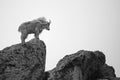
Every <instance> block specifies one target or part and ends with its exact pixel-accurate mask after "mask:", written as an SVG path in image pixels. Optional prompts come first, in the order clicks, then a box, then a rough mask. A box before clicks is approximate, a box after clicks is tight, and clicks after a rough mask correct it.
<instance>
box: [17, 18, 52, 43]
mask: <svg viewBox="0 0 120 80" xmlns="http://www.w3.org/2000/svg"><path fill="white" fill-rule="evenodd" d="M50 23H51V21H50V20H49V21H47V20H46V18H45V17H40V18H38V19H35V20H32V21H28V22H24V23H22V24H21V25H20V26H19V28H18V31H19V32H21V42H22V43H23V44H24V43H25V39H26V38H27V36H28V34H34V36H35V38H36V39H39V34H40V33H41V32H42V31H43V29H46V30H50V27H49V26H50Z"/></svg>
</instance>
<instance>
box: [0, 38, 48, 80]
mask: <svg viewBox="0 0 120 80" xmlns="http://www.w3.org/2000/svg"><path fill="white" fill-rule="evenodd" d="M45 59H46V46H45V44H44V42H43V41H41V40H37V39H32V40H31V41H29V42H26V43H25V44H24V45H23V44H21V43H20V44H16V45H12V46H10V47H7V48H5V49H3V50H1V51H0V80H43V76H44V71H45Z"/></svg>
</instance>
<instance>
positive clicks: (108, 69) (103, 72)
mask: <svg viewBox="0 0 120 80" xmlns="http://www.w3.org/2000/svg"><path fill="white" fill-rule="evenodd" d="M98 77H99V78H102V79H112V78H114V77H116V75H115V70H114V68H113V67H112V66H109V65H107V64H104V65H103V66H101V67H100V70H99V76H98Z"/></svg>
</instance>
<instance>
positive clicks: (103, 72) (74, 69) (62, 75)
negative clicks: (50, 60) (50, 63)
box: [45, 50, 118, 80]
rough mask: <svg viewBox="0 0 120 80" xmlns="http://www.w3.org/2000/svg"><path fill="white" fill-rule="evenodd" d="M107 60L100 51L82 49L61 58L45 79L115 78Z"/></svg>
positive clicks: (94, 79)
mask: <svg viewBox="0 0 120 80" xmlns="http://www.w3.org/2000/svg"><path fill="white" fill-rule="evenodd" d="M105 61H106V58H105V55H104V54H103V53H102V52H100V51H95V52H92V51H84V50H81V51H78V52H77V53H74V54H71V55H67V56H65V57H64V58H63V59H61V60H60V61H59V62H58V64H57V66H56V67H55V68H54V69H53V70H51V71H48V72H46V79H45V80H99V79H101V80H107V79H108V80H114V79H115V77H116V76H115V71H114V69H113V67H111V66H108V65H107V64H105ZM113 78H114V79H113ZM117 80H118V79H117Z"/></svg>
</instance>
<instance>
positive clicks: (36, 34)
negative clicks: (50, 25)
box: [34, 30, 40, 39]
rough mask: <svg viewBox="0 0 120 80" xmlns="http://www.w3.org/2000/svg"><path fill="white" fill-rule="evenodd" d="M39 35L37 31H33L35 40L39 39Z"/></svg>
mask: <svg viewBox="0 0 120 80" xmlns="http://www.w3.org/2000/svg"><path fill="white" fill-rule="evenodd" d="M39 34H40V33H39V30H36V31H35V35H34V36H35V38H36V39H39Z"/></svg>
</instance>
